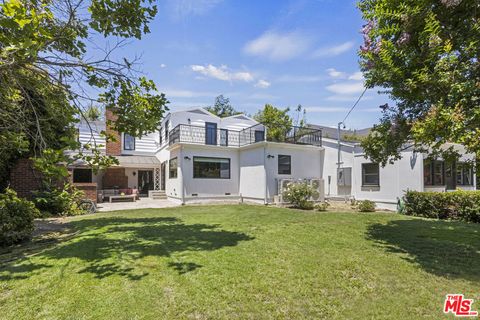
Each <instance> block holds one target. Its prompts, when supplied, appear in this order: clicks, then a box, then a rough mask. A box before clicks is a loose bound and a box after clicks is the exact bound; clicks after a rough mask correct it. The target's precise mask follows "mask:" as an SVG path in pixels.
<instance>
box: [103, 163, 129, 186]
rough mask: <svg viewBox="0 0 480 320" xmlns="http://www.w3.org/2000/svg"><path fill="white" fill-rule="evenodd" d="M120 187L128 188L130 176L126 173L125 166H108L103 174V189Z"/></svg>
mask: <svg viewBox="0 0 480 320" xmlns="http://www.w3.org/2000/svg"><path fill="white" fill-rule="evenodd" d="M113 187H118V188H120V189H126V188H128V177H127V176H126V175H125V168H108V169H107V170H105V173H104V174H103V189H111V188H113Z"/></svg>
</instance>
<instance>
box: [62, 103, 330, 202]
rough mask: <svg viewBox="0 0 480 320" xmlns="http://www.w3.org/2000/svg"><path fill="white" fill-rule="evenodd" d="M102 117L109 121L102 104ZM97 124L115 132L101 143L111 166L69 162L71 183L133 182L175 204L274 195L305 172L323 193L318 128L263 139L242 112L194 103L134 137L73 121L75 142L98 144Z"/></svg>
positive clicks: (121, 185)
mask: <svg viewBox="0 0 480 320" xmlns="http://www.w3.org/2000/svg"><path fill="white" fill-rule="evenodd" d="M106 119H107V120H111V121H115V117H114V115H113V113H112V112H111V111H110V110H107V112H106ZM102 130H106V131H107V132H109V133H111V134H114V135H116V136H117V139H116V140H117V141H116V142H108V143H106V146H105V153H106V154H107V155H113V156H115V157H116V158H117V159H118V161H119V165H118V166H114V167H111V168H108V169H107V170H105V171H104V172H99V173H97V174H95V173H93V172H92V170H91V169H90V168H88V167H86V166H83V165H82V164H81V163H76V164H75V165H74V166H72V168H71V169H72V177H73V182H74V183H93V184H94V183H96V185H97V189H98V190H106V189H126V188H131V189H137V190H138V191H139V193H140V195H141V196H152V197H155V194H159V193H161V194H165V195H166V196H167V197H168V198H169V199H171V200H173V201H177V202H180V203H187V202H194V201H211V200H249V201H256V202H261V203H272V202H274V201H281V198H279V197H278V195H279V194H280V193H281V188H282V181H283V180H285V181H291V180H299V179H307V181H309V183H312V185H314V186H316V187H317V188H318V190H319V197H318V198H317V199H318V200H321V199H323V185H324V183H323V180H321V179H322V173H323V167H324V159H323V158H324V149H323V147H322V136H321V131H320V130H316V129H307V128H292V130H291V131H290V132H289V133H288V134H287V136H286V137H285V138H284V139H281V140H282V141H267V140H268V139H266V137H267V132H266V131H267V128H265V127H264V126H263V125H262V124H259V123H258V122H256V121H255V120H253V119H252V118H250V117H247V116H246V115H243V114H239V115H234V116H231V117H227V118H219V117H217V116H215V115H213V114H211V113H210V112H208V111H206V110H204V109H202V108H194V109H191V110H186V111H178V112H172V113H169V114H167V115H166V117H165V118H164V119H163V121H162V123H161V128H160V129H159V131H157V132H154V133H151V134H148V135H146V136H144V137H142V138H141V139H138V138H134V137H131V136H129V135H128V134H123V133H117V132H115V131H112V130H111V129H110V128H108V126H105V123H93V124H92V125H90V126H89V125H88V124H87V123H85V122H81V123H80V125H79V140H80V142H81V143H82V144H87V143H92V141H93V140H95V141H96V142H97V144H98V143H100V144H105V140H104V139H102V138H101V137H100V135H99V133H100V132H101V131H102Z"/></svg>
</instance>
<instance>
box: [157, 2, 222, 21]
mask: <svg viewBox="0 0 480 320" xmlns="http://www.w3.org/2000/svg"><path fill="white" fill-rule="evenodd" d="M222 1H223V0H168V2H167V6H168V8H169V9H170V12H171V14H172V16H173V18H174V19H181V18H185V17H187V16H189V15H202V14H205V13H207V12H208V11H210V10H211V9H213V8H214V7H215V6H216V5H218V4H219V3H220V2H222Z"/></svg>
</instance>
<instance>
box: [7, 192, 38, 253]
mask: <svg viewBox="0 0 480 320" xmlns="http://www.w3.org/2000/svg"><path fill="white" fill-rule="evenodd" d="M39 215H40V213H39V211H38V210H37V209H36V208H35V205H34V204H33V203H32V202H30V201H28V200H25V199H20V198H18V197H17V194H16V193H15V191H13V190H11V189H8V188H7V189H6V191H5V193H0V246H8V245H11V244H14V243H17V242H20V241H22V240H25V239H28V238H30V236H31V235H32V232H33V229H34V225H33V219H34V218H35V217H38V216H39Z"/></svg>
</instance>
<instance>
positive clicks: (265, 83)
mask: <svg viewBox="0 0 480 320" xmlns="http://www.w3.org/2000/svg"><path fill="white" fill-rule="evenodd" d="M270 84H271V83H270V82H268V81H266V80H262V79H260V80H258V81H257V83H256V84H255V87H257V88H262V89H266V88H268V87H270Z"/></svg>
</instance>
